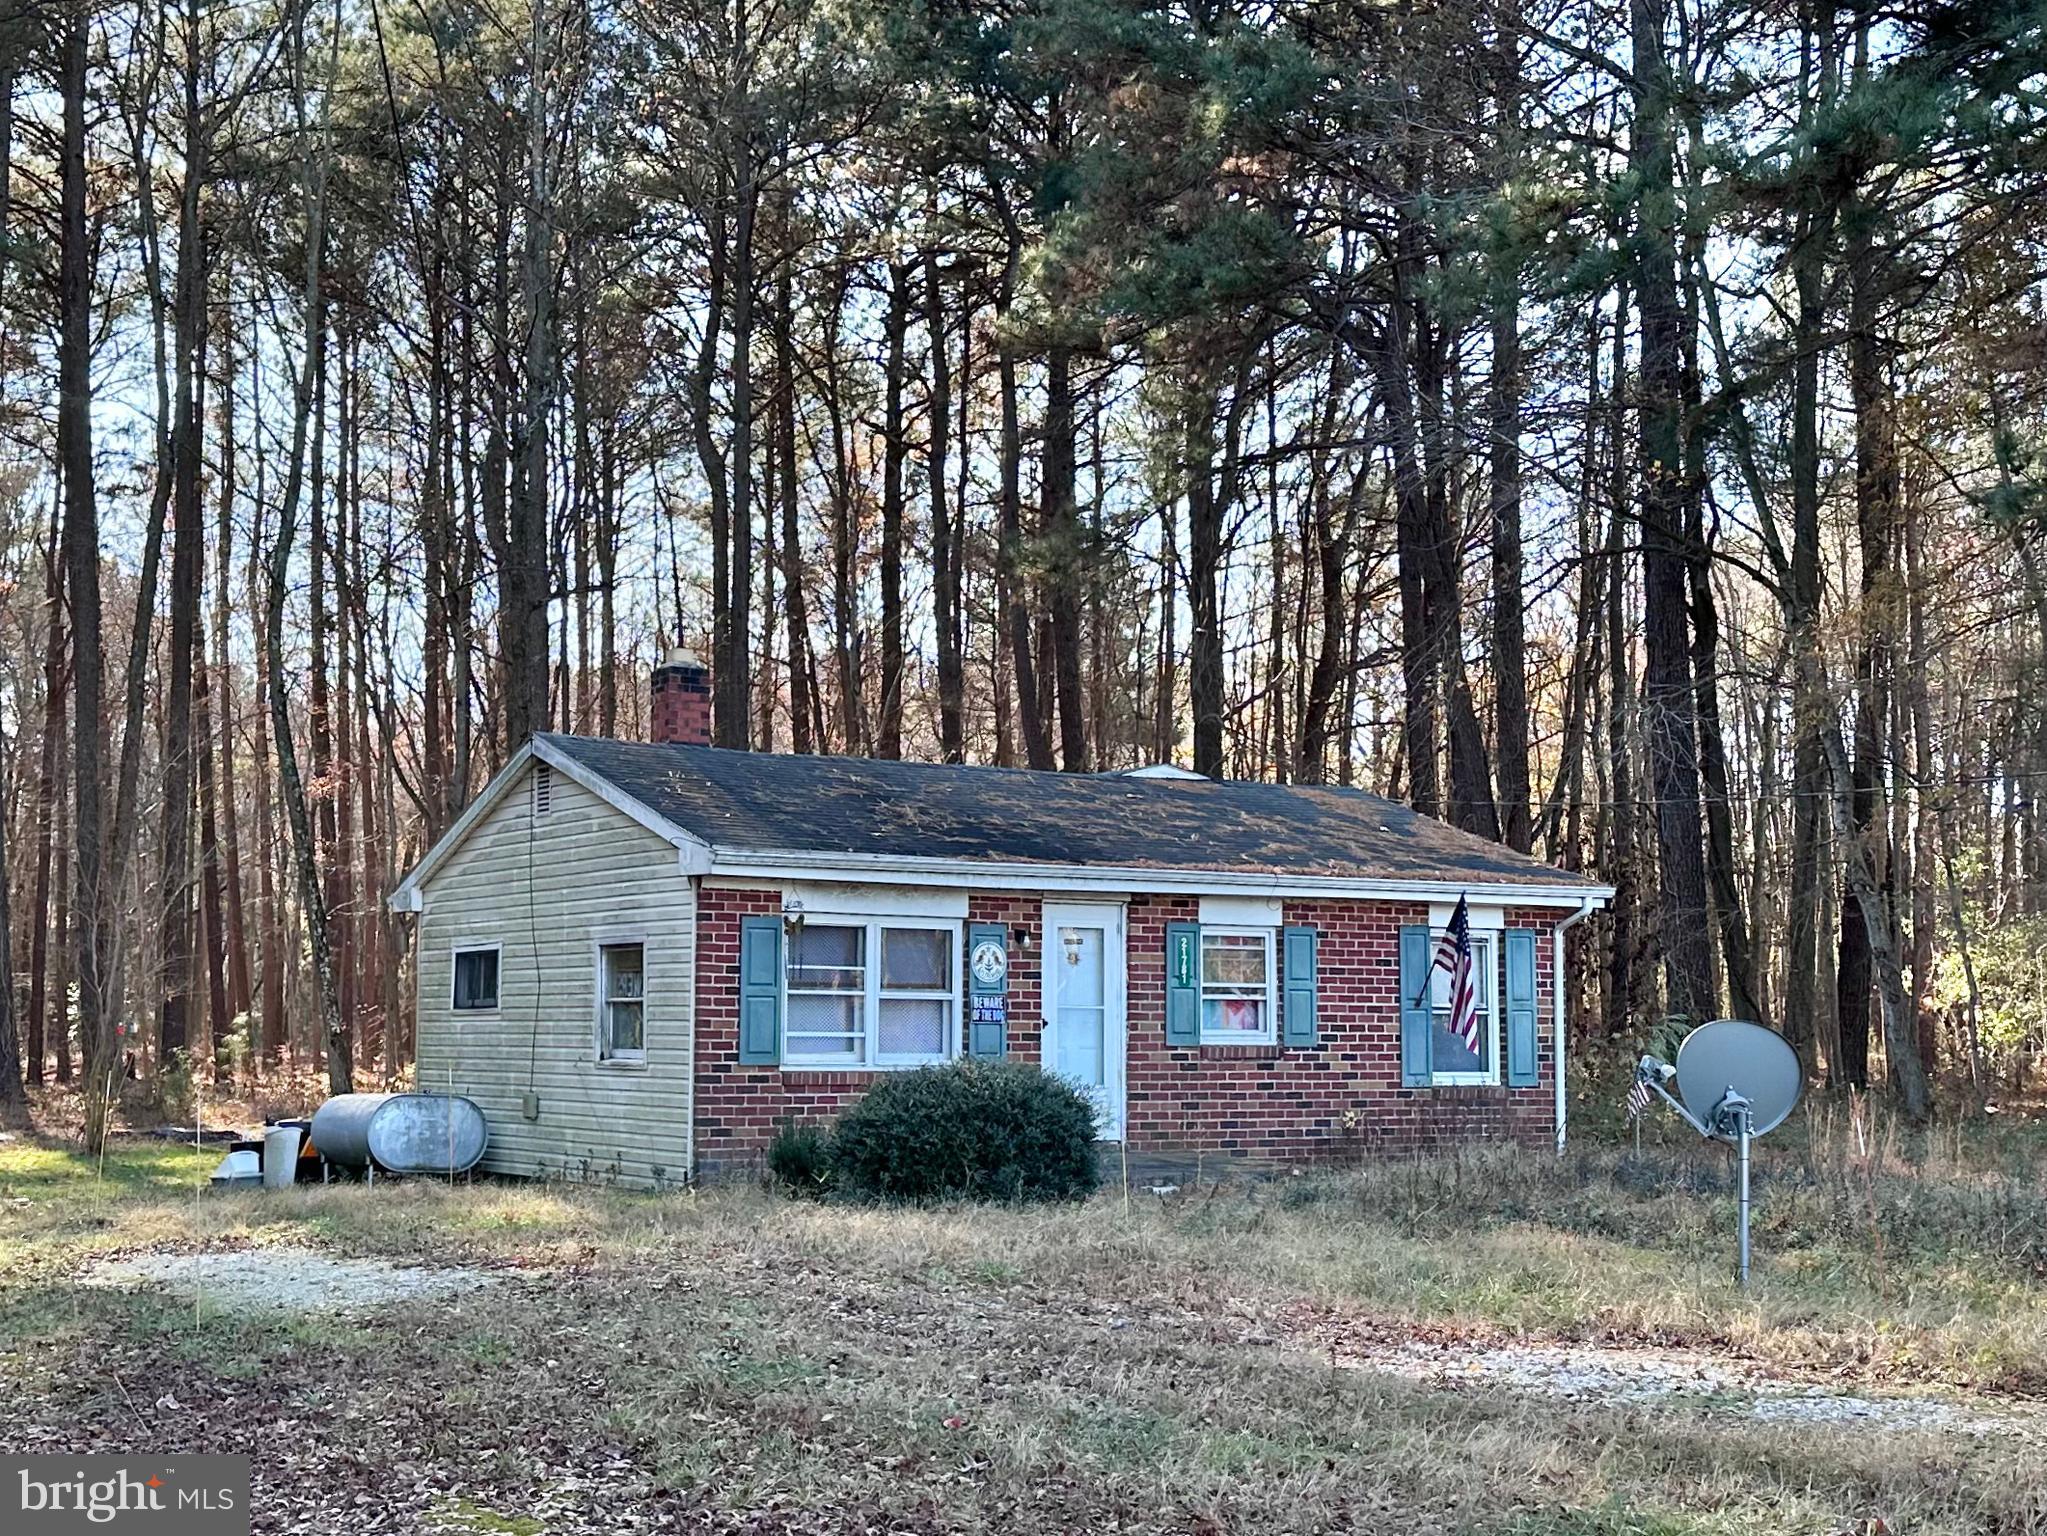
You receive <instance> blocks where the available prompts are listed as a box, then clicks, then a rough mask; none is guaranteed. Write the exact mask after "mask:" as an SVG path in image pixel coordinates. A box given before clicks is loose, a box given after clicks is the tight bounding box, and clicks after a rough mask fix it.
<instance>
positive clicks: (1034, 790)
mask: <svg viewBox="0 0 2047 1536" xmlns="http://www.w3.org/2000/svg"><path fill="white" fill-rule="evenodd" d="M541 739H542V740H544V741H545V742H546V743H547V744H548V745H549V746H551V747H553V748H555V749H556V750H558V751H560V752H562V753H563V754H565V755H566V756H568V757H569V758H572V759H573V760H574V761H575V762H576V763H578V764H580V765H581V766H582V767H584V768H586V769H588V770H590V771H591V772H593V773H595V774H597V775H598V776H599V777H601V778H603V779H605V780H607V781H609V782H610V783H611V784H612V785H613V786H614V787H616V788H617V789H619V790H621V791H623V792H624V793H625V794H627V795H629V796H631V797H632V798H633V799H635V800H637V801H639V802H640V803H641V804H643V805H645V806H646V807H647V808H648V809H649V810H651V811H653V812H654V813H655V814H656V815H658V816H661V817H663V818H664V819H666V820H667V821H669V822H671V823H673V824H674V825H675V826H677V827H680V828H681V829H683V830H684V831H686V832H689V833H691V834H693V835H694V836H696V837H699V838H701V839H703V840H704V841H705V842H707V843H709V844H711V845H712V846H713V847H714V848H719V849H730V850H779V849H787V850H802V851H805V852H815V853H864V854H887V855H898V856H902V857H908V858H932V859H940V858H943V859H981V860H993V861H1009V860H1014V861H1018V862H1029V863H1040V864H1059V865H1089V864H1096V865H1117V866H1124V867H1139V868H1154V869H1186V870H1232V871H1242V872H1246V873H1250V872H1258V873H1271V874H1284V875H1321V876H1349V877H1354V878H1359V879H1368V880H1427V881H1452V882H1470V883H1472V884H1541V885H1548V886H1583V887H1586V888H1588V889H1596V888H1597V887H1596V886H1594V883H1593V882H1592V881H1589V880H1586V879H1584V878H1583V877H1581V876H1577V875H1572V874H1569V873H1567V872H1565V871H1563V870H1559V869H1556V868H1553V867H1552V866H1550V865H1547V864H1544V863H1542V862H1540V861H1539V860H1536V859H1532V858H1528V857H1525V856H1523V855H1521V854H1517V853H1514V852H1512V851H1510V850H1509V849H1507V848H1504V847H1502V846H1501V845H1499V844H1497V843H1491V842H1487V841H1486V840H1484V839H1483V838H1478V837H1473V836H1471V835H1469V834H1468V833H1464V832H1459V831H1457V830H1456V829H1455V828H1453V827H1450V826H1447V825H1445V824H1444V823H1442V822H1440V821H1437V820H1435V819H1434V818H1433V817H1427V816H1420V815H1417V814H1416V813H1415V812H1413V811H1411V810H1409V809H1408V808H1407V807H1406V806H1403V805H1400V804H1397V803H1396V802H1394V801H1391V800H1387V799H1385V798H1383V797H1381V796H1379V795H1368V794H1365V793H1363V792H1362V791H1360V790H1354V789H1336V788H1330V787H1323V786H1306V785H1280V784H1251V783H1235V782H1226V783H1214V782H1211V781H1209V780H1206V779H1173V778H1133V777H1127V776H1118V775H1113V774H1073V773H1042V772H1029V771H1025V770H1022V769H1014V768H978V767H956V766H949V765H946V764H939V763H904V762H884V761H881V760H878V759H872V758H854V757H797V756H778V755H771V754H768V753H759V752H733V751H726V750H722V749H719V748H714V747H694V746H672V745H663V746H654V745H649V744H646V743H643V742H627V741H608V740H602V739H599V738H596V737H589V736H555V735H549V736H545V737H543V738H541Z"/></svg>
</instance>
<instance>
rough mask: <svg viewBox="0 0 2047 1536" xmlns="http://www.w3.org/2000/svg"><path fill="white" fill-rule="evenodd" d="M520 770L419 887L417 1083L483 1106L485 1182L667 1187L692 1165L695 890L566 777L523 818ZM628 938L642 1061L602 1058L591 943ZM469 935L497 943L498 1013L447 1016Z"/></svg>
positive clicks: (666, 846) (634, 830) (657, 842)
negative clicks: (641, 949)
mask: <svg viewBox="0 0 2047 1536" xmlns="http://www.w3.org/2000/svg"><path fill="white" fill-rule="evenodd" d="M532 772H533V770H532V769H531V768H529V769H528V770H527V773H526V776H525V779H524V781H523V782H521V783H519V784H517V785H514V786H512V787H511V789H510V791H509V793H507V794H506V795H505V796H504V798H503V799H502V800H501V801H500V802H499V803H498V804H497V806H496V807H494V808H493V809H492V810H491V812H490V813H489V814H488V815H487V816H486V817H484V819H483V820H482V821H481V822H479V823H478V825H477V826H476V827H475V828H474V829H473V830H472V832H471V833H470V835H469V837H468V838H467V839H466V840H465V841H464V842H463V843H462V844H461V846H460V847H459V848H458V849H457V850H456V851H455V852H454V854H453V855H452V856H451V857H450V858H449V859H448V861H447V862H446V863H445V864H443V865H442V866H441V867H440V868H439V869H437V870H436V871H435V872H434V874H433V876H432V878H431V879H430V880H429V881H428V882H427V883H426V886H425V891H424V894H425V898H426V909H425V911H424V912H423V913H422V914H421V915H420V920H419V930H418V944H419V952H418V954H419V963H418V974H419V988H420V991H419V1043H418V1060H419V1070H418V1080H419V1086H420V1088H421V1089H422V1090H424V1091H427V1092H447V1091H450V1090H452V1091H453V1092H455V1093H459V1094H465V1095H467V1096H468V1097H470V1098H472V1099H474V1100H475V1101H476V1102H477V1104H479V1105H480V1106H481V1107H482V1109H483V1113H484V1117H485V1119H486V1120H487V1121H488V1122H489V1125H490V1150H489V1153H488V1154H487V1155H486V1156H485V1158H484V1162H483V1166H484V1167H485V1168H487V1169H489V1170H491V1171H492V1172H497V1173H509V1174H520V1175H526V1176H549V1177H566V1178H570V1179H577V1180H616V1181H618V1182H621V1183H627V1184H633V1185H660V1184H672V1183H676V1182H678V1181H680V1180H682V1179H683V1178H685V1177H687V1175H688V1172H689V1167H690V1083H691V1077H692V1055H691V1053H692V1031H691V1004H692V1001H693V996H694V992H695V976H696V897H695V893H694V891H693V890H692V889H691V886H690V882H689V878H688V877H687V876H686V875H684V874H683V873H682V872H681V870H680V868H679V867H678V863H677V858H676V851H675V848H674V847H673V845H671V844H670V843H668V842H665V841H664V840H663V839H661V838H659V837H656V836H655V835H654V834H653V833H651V832H649V831H647V830H646V829H645V828H644V827H641V826H639V825H637V824H636V823H634V822H633V821H632V820H631V819H630V818H628V817H626V816H624V815H622V814H620V813H619V812H618V811H617V810H616V809H614V808H613V807H611V806H609V805H607V804H605V802H604V801H603V800H601V799H599V798H598V797H597V796H596V795H593V794H592V793H590V792H589V791H588V790H586V789H584V788H583V787H582V786H581V785H579V784H576V783H575V782H573V781H572V780H571V779H570V778H569V777H568V776H567V775H566V774H563V773H554V774H553V775H552V780H553V782H552V785H551V786H550V795H551V799H550V808H549V809H548V810H547V811H546V812H545V813H544V814H542V815H538V816H535V815H533V814H532V804H533V794H532V788H533V786H532ZM632 941H638V942H640V943H643V944H644V945H645V946H646V1006H645V1015H646V1061H645V1062H644V1063H641V1062H633V1063H630V1064H627V1063H600V1062H599V1061H598V1060H597V963H598V946H599V945H600V944H605V943H617V942H632ZM471 943H475V944H480V945H489V944H495V945H499V946H501V950H500V954H499V959H498V1006H497V1009H496V1011H495V1012H493V1013H472V1012H468V1011H464V1012H461V1013H457V1012H455V1011H454V1008H453V998H452V992H453V984H454V952H455V949H456V948H457V947H458V946H464V947H466V946H467V945H468V944H471ZM529 1090H530V1091H531V1092H533V1093H535V1094H537V1095H538V1097H539V1115H538V1117H537V1118H535V1119H528V1118H527V1117H526V1116H525V1114H524V1113H523V1110H522V1099H523V1097H524V1095H525V1094H526V1093H527V1092H528V1091H529Z"/></svg>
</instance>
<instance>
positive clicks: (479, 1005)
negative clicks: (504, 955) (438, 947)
mask: <svg viewBox="0 0 2047 1536" xmlns="http://www.w3.org/2000/svg"><path fill="white" fill-rule="evenodd" d="M453 1003H454V1006H455V1009H456V1011H457V1012H460V1013H490V1012H492V1011H494V1010H495V1009H496V1008H497V1005H498V947H497V945H495V944H491V945H488V946H484V945H479V946H477V947H476V948H473V949H458V950H456V951H455V995H454V998H453Z"/></svg>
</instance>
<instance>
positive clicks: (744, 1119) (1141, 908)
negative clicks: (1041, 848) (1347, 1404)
mask: <svg viewBox="0 0 2047 1536" xmlns="http://www.w3.org/2000/svg"><path fill="white" fill-rule="evenodd" d="M780 910H781V898H780V896H779V894H778V893H776V892H773V891H735V890H721V889H716V888H708V887H707V888H704V889H702V890H701V891H700V893H699V898H698V908H697V913H698V916H697V925H698V927H697V998H696V1021H697V1022H696V1063H697V1065H696V1156H697V1162H698V1166H699V1167H700V1168H706V1169H715V1168H718V1167H720V1166H726V1167H729V1166H731V1165H733V1164H734V1163H739V1162H744V1161H746V1160H748V1159H751V1158H753V1157H755V1156H757V1155H758V1154H759V1152H760V1150H761V1149H762V1148H763V1147H765V1146H766V1144H767V1142H768V1141H769V1139H770V1138H771V1137H772V1136H773V1135H774V1130H775V1127H776V1125H777V1124H779V1123H780V1122H781V1121H782V1119H783V1118H785V1117H787V1116H791V1115H793V1116H795V1117H796V1118H797V1119H799V1120H818V1119H828V1118H830V1117H831V1116H833V1115H835V1114H837V1113H839V1111H841V1110H843V1109H844V1108H845V1107H846V1106H847V1105H848V1104H850V1103H851V1102H852V1101H853V1100H854V1099H856V1098H858V1097H859V1095H860V1094H861V1093H862V1092H863V1091H864V1090H865V1089H866V1087H867V1085H868V1084H869V1083H871V1082H872V1081H873V1078H874V1074H873V1073H871V1072H818V1071H788V1072H785V1071H783V1070H782V1069H781V1068H779V1067H772V1066H767V1067H751V1066H741V1065H740V1064H739V1060H738V1054H739V1046H738V1030H739V1025H738V994H739V920H740V918H741V917H743V916H745V915H748V914H751V913H757V912H777V911H780ZM967 910H968V922H969V923H970V924H971V923H1001V924H1002V925H1003V926H1004V927H1005V928H1007V929H1008V930H1009V931H1010V942H1009V1051H1010V1055H1011V1057H1012V1058H1013V1059H1016V1060H1021V1061H1037V1060H1038V1059H1039V1052H1040V1038H1039V1036H1040V1032H1041V1031H1040V1020H1041V1018H1042V1004H1041V996H1040V990H1039V987H1040V976H1041V973H1042V972H1041V967H1042V958H1043V954H1044V932H1043V924H1042V922H1041V917H1040V913H1041V905H1040V898H1038V897H1037V896H1035V895H1028V894H1023V893H1015V894H1004V893H983V892H976V893H973V894H972V895H971V896H970V897H969V900H968V909H967ZM1198 911H1199V902H1198V901H1197V900H1196V899H1195V898H1193V897H1191V896H1135V897H1132V898H1131V900H1130V906H1129V944H1130V949H1129V1023H1130V1037H1129V1038H1130V1044H1129V1064H1128V1092H1129V1114H1128V1126H1129V1132H1128V1134H1129V1137H1130V1144H1131V1146H1132V1147H1133V1148H1143V1149H1146V1150H1182V1149H1184V1150H1195V1149H1199V1150H1203V1151H1213V1152H1221V1153H1226V1154H1233V1155H1248V1156H1256V1157H1284V1158H1314V1157H1327V1156H1342V1155H1346V1154H1351V1153H1366V1152H1369V1153H1399V1152H1410V1151H1419V1150H1425V1149H1428V1148H1431V1147H1437V1146H1444V1145H1448V1144H1451V1143H1456V1142H1465V1141H1481V1140H1515V1141H1519V1142H1522V1143H1524V1144H1527V1145H1531V1146H1533V1145H1547V1144H1548V1143H1549V1141H1550V1138H1551V1136H1552V1134H1553V1121H1552V1115H1553V1111H1554V1104H1555V1088H1554V1083H1555V1078H1554V1072H1555V1054H1554V1053H1555V1040H1554V1038H1553V1034H1552V1023H1553V1020H1552V1016H1551V1012H1550V1004H1551V998H1552V991H1551V957H1552V951H1553V949H1554V934H1553V931H1552V927H1553V924H1554V922H1555V914H1552V913H1548V912H1542V911H1526V912H1520V911H1510V912H1509V913H1508V914H1507V921H1508V923H1509V925H1510V926H1512V927H1517V928H1520V927H1526V928H1529V929H1532V930H1534V931H1535V932H1536V933H1537V934H1538V936H1539V942H1538V944H1537V946H1536V983H1537V989H1538V990H1537V1000H1538V1004H1539V1008H1540V1011H1539V1020H1540V1026H1539V1030H1538V1034H1539V1037H1540V1042H1541V1044H1540V1051H1541V1063H1540V1064H1541V1080H1540V1082H1539V1083H1538V1084H1537V1085H1536V1086H1535V1087H1532V1088H1504V1087H1502V1088H1471V1087H1462V1088H1447V1087H1446V1088H1402V1087H1401V1086H1400V1023H1399V1007H1398V999H1397V996H1396V994H1397V992H1398V990H1399V986H1398V978H1399V963H1400V962H1399V929H1400V925H1401V924H1403V923H1419V922H1426V921H1427V920H1428V910H1427V908H1426V907H1425V906H1421V905H1414V906H1399V905H1395V904H1392V903H1383V902H1352V901H1341V902H1328V901H1309V902H1295V901H1289V902H1287V903H1286V904H1285V914H1284V920H1285V921H1286V922H1288V923H1305V924H1308V925H1310V926H1312V927H1314V928H1315V929H1317V930H1318V935H1319V936H1318V940H1317V948H1318V954H1317V959H1318V965H1319V974H1320V981H1321V988H1320V1020H1321V1042H1320V1043H1319V1044H1318V1045H1316V1046H1314V1047H1312V1048H1309V1049H1306V1050H1288V1049H1285V1048H1282V1047H1279V1046H1242V1045H1238V1046H1202V1047H1200V1048H1198V1049H1178V1050H1175V1049H1169V1048H1168V1047H1167V1045H1166V1043H1165V925H1166V924H1167V923H1168V922H1175V921H1193V920H1194V918H1195V917H1196V915H1197V913H1198ZM1019 930H1021V932H1022V934H1023V939H1022V942H1021V943H1019V941H1018V932H1019ZM962 962H964V956H962Z"/></svg>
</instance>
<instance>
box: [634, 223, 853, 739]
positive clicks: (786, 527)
mask: <svg viewBox="0 0 2047 1536" xmlns="http://www.w3.org/2000/svg"><path fill="white" fill-rule="evenodd" d="M794 260H795V258H794V256H793V255H786V256H784V258H783V261H782V270H781V272H780V274H779V275H778V277H777V278H776V282H775V295H776V297H775V382H776V386H777V387H776V391H775V458H776V460H777V461H778V462H779V464H780V465H781V471H780V474H779V475H778V477H777V479H776V489H777V490H778V491H780V493H781V502H782V504H781V509H780V510H781V514H782V620H783V624H784V627H785V629H786V631H787V635H788V641H789V738H790V746H791V747H792V748H793V749H794V750H795V751H796V752H798V753H810V752H814V751H816V750H817V743H816V738H815V736H814V735H813V734H812V729H811V716H812V712H813V709H814V706H813V705H812V703H811V696H810V681H811V661H810V618H809V615H808V613H807V612H806V610H805V605H804V589H805V587H806V586H807V585H808V583H807V582H806V581H805V579H804V569H803V529H802V524H801V523H800V521H799V516H798V514H799V503H798V498H797V474H798V469H797V462H796V347H795V343H794V335H795V327H796V299H795V294H794V285H793V283H792V281H791V279H790V269H791V267H792V266H793V264H794ZM607 622H608V619H607Z"/></svg>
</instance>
